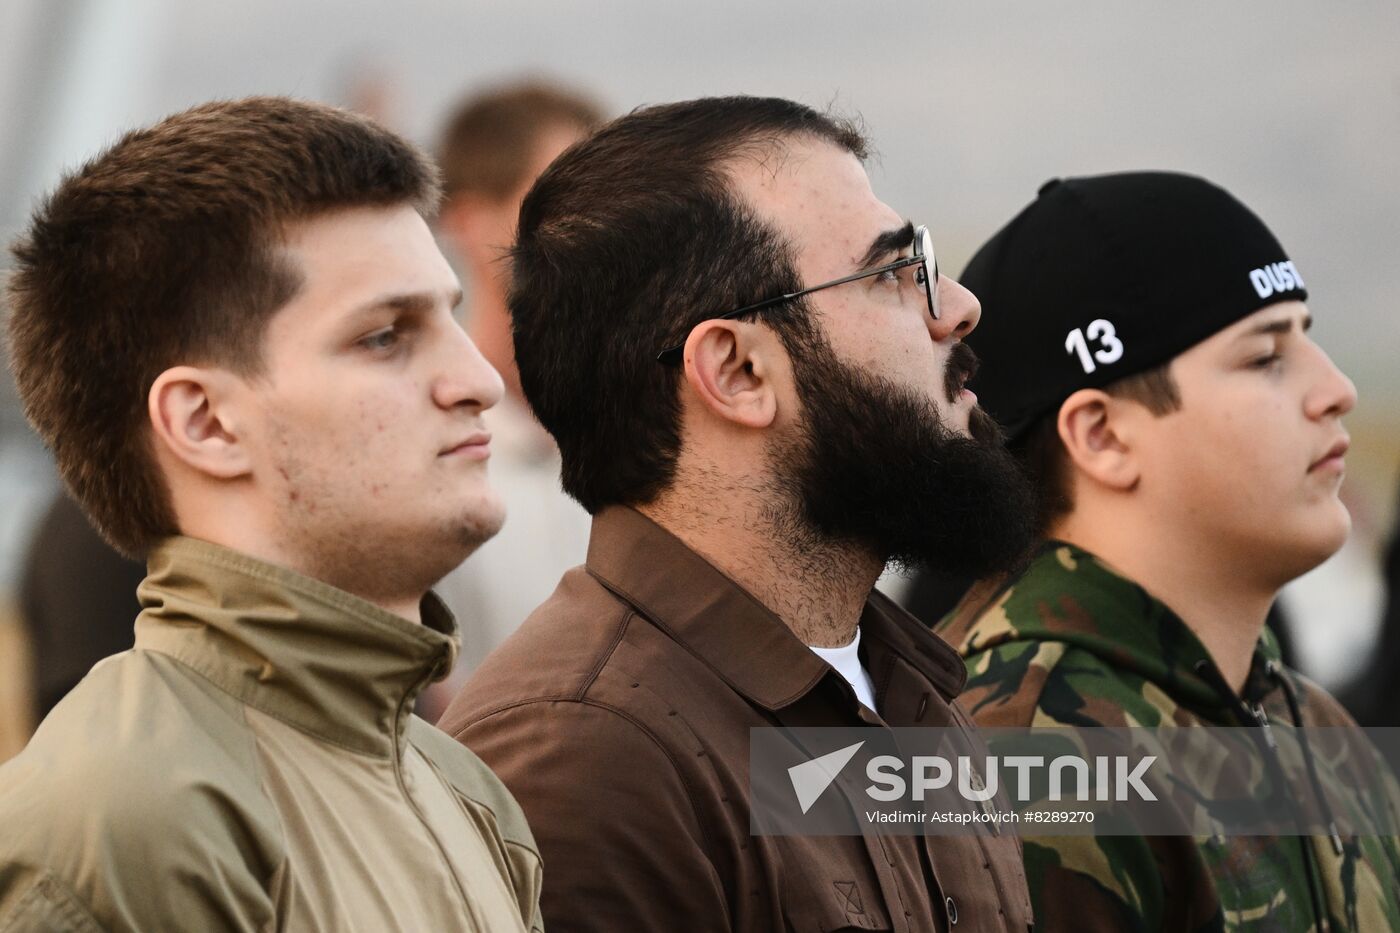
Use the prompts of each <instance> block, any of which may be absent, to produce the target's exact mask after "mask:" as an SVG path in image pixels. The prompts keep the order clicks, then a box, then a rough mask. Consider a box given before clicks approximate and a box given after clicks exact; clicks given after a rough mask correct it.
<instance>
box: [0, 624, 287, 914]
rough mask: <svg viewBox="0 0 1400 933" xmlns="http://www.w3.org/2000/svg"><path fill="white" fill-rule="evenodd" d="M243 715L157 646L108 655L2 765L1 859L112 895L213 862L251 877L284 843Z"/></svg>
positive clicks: (266, 870)
mask: <svg viewBox="0 0 1400 933" xmlns="http://www.w3.org/2000/svg"><path fill="white" fill-rule="evenodd" d="M240 721H241V720H240V718H239V715H238V711H237V709H236V703H235V702H234V701H232V700H231V699H230V698H228V697H227V696H226V695H223V694H221V693H219V692H218V691H217V690H215V688H213V687H212V686H210V685H208V684H207V682H202V679H201V678H199V677H198V675H195V674H193V672H190V671H188V669H183V668H182V667H181V666H180V665H179V664H178V662H175V661H173V660H171V659H169V658H166V657H164V656H163V655H151V654H150V653H147V652H141V651H133V652H126V653H124V654H122V655H117V656H115V657H113V658H110V659H108V660H107V661H104V662H102V663H101V664H99V665H98V666H97V667H96V668H94V669H93V672H92V673H91V674H89V675H88V677H87V678H85V679H84V680H83V681H82V683H80V684H79V685H78V686H77V687H76V688H75V689H74V690H73V691H72V692H71V693H70V694H69V695H68V696H67V697H66V698H65V699H64V700H63V701H62V702H61V703H59V704H58V706H57V707H55V709H54V710H53V712H52V713H50V715H49V716H48V717H47V718H46V719H45V720H44V722H43V723H41V724H40V726H39V729H38V730H37V731H36V733H35V735H34V737H33V738H32V739H31V740H30V742H29V744H28V746H26V748H25V749H24V751H22V752H21V753H20V754H19V755H18V756H16V757H15V758H14V759H12V760H11V761H9V762H7V763H6V764H5V765H4V766H3V767H0V825H3V826H4V827H5V832H4V833H0V863H3V864H5V865H7V866H10V868H11V869H13V868H14V866H28V867H29V868H31V869H33V870H35V871H40V872H47V873H49V874H50V875H52V877H54V878H57V879H64V880H65V881H66V882H67V883H68V884H71V885H72V886H73V888H74V891H75V892H76V896H78V897H80V898H82V899H83V900H84V901H85V902H87V903H89V904H94V905H98V906H100V905H102V904H103V903H106V904H107V905H108V907H113V908H114V906H120V905H119V903H118V902H119V901H121V899H122V898H124V897H126V898H131V897H135V898H144V899H147V900H150V901H151V902H155V901H157V900H160V898H159V897H157V894H158V892H155V891H153V890H152V888H151V886H152V885H156V884H159V883H161V882H160V880H159V879H162V878H164V879H169V878H171V877H177V876H178V877H186V876H188V875H189V874H190V873H191V872H195V873H198V872H201V871H204V870H206V869H208V870H213V868H212V866H222V867H221V868H220V869H219V870H220V871H222V872H225V873H226V874H227V875H228V877H227V880H228V882H229V883H230V884H235V879H233V878H232V876H231V875H232V874H233V873H237V874H241V875H243V876H245V880H247V882H248V884H249V885H250V886H252V887H256V886H257V884H258V883H260V882H261V881H262V880H265V878H266V876H268V875H270V873H271V872H272V871H273V870H274V868H275V865H276V864H277V863H278V862H279V860H280V858H281V855H280V853H281V850H282V845H281V842H280V839H281V836H280V830H279V828H278V826H277V824H276V819H275V815H274V812H273V810H272V809H271V807H270V806H269V805H268V804H267V802H266V798H265V796H264V795H263V793H262V790H261V786H260V784H259V781H258V777H257V766H256V751H255V749H254V747H253V744H252V739H251V736H250V735H248V734H247V732H246V730H243V729H240V728H239V723H240ZM93 866H97V869H96V870H94V869H93ZM254 876H256V877H254ZM107 912H110V911H103V912H102V913H103V914H104V915H105V913H107Z"/></svg>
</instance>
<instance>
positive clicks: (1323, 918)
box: [1193, 658, 1342, 933]
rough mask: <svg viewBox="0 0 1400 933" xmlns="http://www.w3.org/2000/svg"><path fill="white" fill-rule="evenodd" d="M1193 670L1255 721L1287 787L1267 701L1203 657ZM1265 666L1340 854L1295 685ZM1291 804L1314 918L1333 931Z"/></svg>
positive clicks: (1318, 878) (1314, 859)
mask: <svg viewBox="0 0 1400 933" xmlns="http://www.w3.org/2000/svg"><path fill="white" fill-rule="evenodd" d="M1193 669H1194V670H1195V672H1196V673H1197V674H1198V675H1200V677H1201V678H1202V679H1204V680H1206V681H1207V682H1209V683H1210V685H1211V686H1212V687H1214V688H1215V691H1216V693H1217V694H1219V696H1220V699H1221V700H1222V701H1223V702H1224V703H1225V704H1226V705H1227V706H1229V707H1230V709H1231V710H1232V711H1233V712H1234V713H1235V715H1236V716H1237V717H1238V718H1239V720H1240V722H1242V723H1244V724H1246V725H1250V724H1252V725H1254V726H1256V727H1258V728H1259V730H1260V734H1261V735H1262V736H1263V739H1264V744H1265V746H1266V747H1267V749H1268V752H1269V754H1268V755H1267V757H1266V760H1267V761H1269V762H1270V763H1272V764H1273V766H1274V771H1275V772H1276V779H1277V780H1278V781H1279V786H1280V787H1282V788H1285V789H1286V788H1287V786H1288V781H1287V776H1286V775H1285V774H1284V773H1283V765H1282V763H1281V762H1280V761H1279V758H1278V740H1277V739H1276V738H1274V733H1273V730H1272V729H1271V728H1270V726H1269V714H1268V713H1267V712H1265V710H1264V704H1263V703H1255V704H1254V706H1253V707H1251V706H1250V705H1249V704H1248V703H1246V702H1245V701H1244V699H1243V698H1242V697H1241V696H1240V695H1239V694H1237V693H1235V691H1234V689H1233V688H1232V687H1231V686H1230V685H1229V684H1228V683H1226V681H1225V677H1224V675H1222V674H1221V673H1220V671H1219V669H1217V668H1216V666H1215V665H1214V664H1212V663H1211V662H1210V661H1208V660H1206V659H1204V658H1202V659H1201V660H1199V661H1197V662H1196V663H1195V665H1194V667H1193ZM1264 669H1265V671H1266V672H1267V673H1268V674H1269V675H1270V677H1272V678H1273V679H1274V680H1275V681H1277V682H1278V683H1280V684H1283V685H1284V696H1285V697H1286V698H1287V700H1288V706H1289V712H1290V714H1291V715H1292V717H1293V722H1294V725H1295V726H1298V727H1299V740H1300V743H1301V745H1302V749H1303V756H1304V759H1305V760H1306V762H1307V769H1308V776H1309V778H1310V783H1311V784H1312V791H1313V794H1314V795H1315V796H1316V797H1317V800H1318V807H1319V809H1320V810H1321V811H1322V813H1323V815H1324V817H1325V818H1326V819H1327V822H1328V827H1329V828H1330V830H1331V838H1332V846H1333V848H1334V849H1336V850H1337V852H1338V854H1340V852H1341V849H1340V846H1341V842H1342V840H1341V836H1340V834H1339V833H1338V832H1337V824H1336V821H1335V820H1333V818H1332V810H1331V808H1330V807H1329V806H1328V805H1327V798H1326V797H1324V796H1323V795H1322V792H1321V785H1320V783H1319V782H1318V780H1317V769H1316V766H1315V765H1314V764H1313V758H1312V753H1311V751H1310V750H1309V749H1308V745H1307V740H1306V739H1305V738H1303V737H1302V730H1301V726H1302V716H1301V711H1300V709H1299V707H1298V705H1297V698H1296V697H1295V696H1294V695H1293V690H1292V685H1291V684H1289V683H1288V681H1287V679H1286V678H1285V677H1284V676H1283V674H1282V672H1281V671H1280V670H1279V667H1278V665H1277V664H1276V663H1275V662H1274V661H1272V660H1270V661H1268V662H1266V664H1265V667H1264ZM1292 804H1293V819H1294V822H1295V823H1296V824H1297V826H1298V832H1299V836H1298V845H1299V848H1300V849H1301V850H1302V856H1303V872H1304V873H1305V874H1306V875H1307V876H1308V896H1309V898H1310V899H1311V900H1312V908H1313V917H1315V918H1316V920H1317V929H1318V930H1319V931H1320V933H1327V931H1329V930H1331V928H1332V925H1331V923H1330V922H1328V919H1327V912H1326V910H1325V909H1324V907H1323V905H1324V903H1325V899H1324V898H1323V895H1322V878H1321V874H1322V870H1321V868H1320V866H1318V864H1317V857H1316V855H1315V854H1314V853H1313V851H1312V843H1311V840H1310V837H1309V836H1307V835H1306V834H1305V831H1304V826H1305V822H1304V820H1303V816H1302V813H1301V812H1300V810H1299V808H1298V803H1297V801H1296V800H1293V801H1292Z"/></svg>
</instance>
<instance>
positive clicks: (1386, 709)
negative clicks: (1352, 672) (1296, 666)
mask: <svg viewBox="0 0 1400 933" xmlns="http://www.w3.org/2000/svg"><path fill="white" fill-rule="evenodd" d="M1396 501H1397V502H1400V497H1397V500H1396ZM1381 575H1382V577H1383V579H1384V583H1385V609H1384V612H1383V614H1382V616H1381V626H1380V636H1379V641H1378V643H1377V646H1376V650H1375V652H1374V653H1373V654H1372V656H1371V663H1370V664H1368V665H1367V666H1366V667H1365V668H1364V669H1363V670H1362V672H1361V674H1360V675H1359V676H1358V677H1357V678H1356V679H1355V680H1354V681H1353V682H1352V684H1350V685H1349V686H1348V688H1347V689H1346V690H1345V691H1344V692H1343V693H1342V697H1341V699H1342V702H1343V703H1345V704H1346V707H1347V709H1349V710H1351V712H1352V713H1353V714H1354V715H1355V716H1356V719H1357V721H1358V722H1360V723H1361V724H1362V725H1363V726H1380V727H1395V726H1400V520H1397V522H1396V525H1395V527H1394V528H1393V529H1392V530H1391V532H1390V540H1389V542H1388V543H1387V544H1386V548H1385V556H1384V559H1383V562H1382V565H1381ZM1388 737H1389V738H1390V741H1389V743H1388V744H1387V745H1385V746H1383V747H1384V749H1385V751H1386V753H1387V755H1388V756H1389V758H1390V764H1391V767H1392V768H1394V769H1395V770H1396V772H1397V773H1400V736H1388Z"/></svg>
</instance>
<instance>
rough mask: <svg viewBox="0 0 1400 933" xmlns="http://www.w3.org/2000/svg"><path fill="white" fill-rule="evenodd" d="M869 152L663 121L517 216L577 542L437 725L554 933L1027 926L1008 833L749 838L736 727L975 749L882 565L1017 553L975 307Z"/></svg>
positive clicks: (814, 124)
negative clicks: (487, 804) (580, 537)
mask: <svg viewBox="0 0 1400 933" xmlns="http://www.w3.org/2000/svg"><path fill="white" fill-rule="evenodd" d="M865 152H866V141H865V140H864V139H863V138H862V136H861V135H860V134H859V132H857V131H856V130H855V129H854V128H853V127H852V126H851V125H850V124H849V123H847V122H846V121H843V120H839V119H835V118H832V117H829V116H826V115H823V114H819V113H817V112H815V111H813V110H811V109H809V108H807V107H805V106H802V105H800V104H795V103H792V102H790V101H785V100H777V99H760V98H746V97H743V98H723V99H706V100H696V101H688V102H683V103H677V104H668V105H663V106H658V107H650V108H645V109H642V110H639V111H636V112H634V113H632V114H629V115H628V116H625V117H623V118H621V119H619V120H617V121H615V122H613V123H611V124H609V125H607V126H605V127H604V128H603V129H601V130H600V131H599V132H598V133H597V134H595V135H594V136H592V137H590V138H589V139H587V140H585V141H584V142H582V143H580V144H578V145H577V146H575V147H574V148H572V149H571V150H569V151H568V152H566V153H565V154H564V155H563V156H562V157H560V159H559V160H558V161H556V162H555V163H554V164H553V165H552V166H551V167H550V168H549V169H548V170H547V171H546V172H545V173H544V174H543V175H542V176H541V177H540V179H539V180H538V181H537V182H536V184H535V186H534V188H533V189H532V190H531V192H530V193H529V194H528V195H527V196H526V199H525V201H524V204H523V206H522V208H521V215H520V223H519V233H518V240H517V243H516V245H515V248H514V251H513V260H514V275H513V283H514V284H513V287H512V290H511V295H510V309H511V314H512V318H513V327H514V338H515V354H516V359H517V361H518V362H519V366H520V375H521V383H522V385H523V387H524V391H525V395H526V397H527V398H528V400H529V402H530V404H531V406H532V407H533V409H534V411H535V413H536V415H537V416H538V417H539V419H540V421H541V423H542V424H543V425H544V426H545V428H547V429H548V430H549V432H550V433H551V434H552V435H553V436H554V438H555V440H556V441H557V442H558V444H559V449H560V454H561V458H562V470H563V477H562V479H563V486H564V489H565V490H566V491H567V492H569V493H570V494H571V495H573V496H574V497H575V498H577V499H578V500H579V502H581V503H582V504H583V506H584V507H585V508H586V509H588V511H589V512H590V513H592V515H593V531H592V539H591V541H590V545H589V552H588V559H587V563H586V565H585V566H583V567H579V568H577V569H575V570H572V571H570V572H569V573H567V574H566V575H565V576H564V578H563V580H562V581H561V583H560V585H559V588H558V589H557V590H556V591H555V594H554V595H553V596H552V597H551V598H550V599H549V600H548V601H547V602H545V603H544V605H542V606H541V607H540V608H539V609H537V610H536V611H535V612H534V613H533V614H532V615H531V616H530V618H529V619H527V620H526V621H525V623H524V625H523V626H522V627H521V628H520V629H519V630H518V631H517V632H516V634H515V635H514V636H512V637H511V638H510V639H509V640H508V641H507V642H506V643H505V644H504V645H503V646H502V647H501V648H500V649H498V650H497V652H495V653H494V654H493V655H492V656H490V657H488V658H487V660H486V662H485V663H484V664H483V666H482V667H481V668H480V669H479V670H478V673H477V675H476V677H475V678H474V680H473V681H471V682H470V683H469V684H468V685H467V687H466V689H465V690H464V692H463V693H462V694H460V695H459V696H458V697H457V699H456V701H455V702H454V703H453V704H452V706H451V707H449V709H448V711H447V713H446V715H445V716H444V717H443V720H442V721H441V722H440V725H441V726H442V727H443V728H445V729H446V730H447V731H448V732H450V733H451V734H453V735H454V736H456V737H457V738H458V739H460V740H462V741H464V742H467V743H469V744H470V745H471V747H472V748H473V749H474V750H475V751H476V752H477V753H478V754H480V755H481V756H482V757H483V758H484V759H485V760H486V761H488V762H489V763H490V764H491V766H492V767H493V768H494V769H495V770H496V773H497V774H499V775H500V776H501V778H502V779H503V780H504V781H505V783H506V784H507V786H508V787H509V788H510V789H511V791H512V792H513V793H514V795H515V796H516V798H517V799H518V800H519V801H520V803H521V805H522V806H523V808H524V809H525V811H526V813H527V814H528V815H529V818H530V821H531V825H532V827H534V830H535V836H536V839H537V840H538V841H539V844H540V846H541V850H542V854H543V857H544V861H545V863H546V864H547V865H548V872H547V874H546V880H545V888H544V893H543V901H542V904H543V911H544V914H545V918H546V923H547V924H548V925H550V926H555V927H562V928H567V929H570V930H599V931H604V930H606V931H615V930H682V931H691V930H753V931H771V930H782V929H797V930H837V929H845V928H862V929H895V930H935V929H945V928H947V927H948V926H950V925H952V924H955V923H956V924H958V927H959V930H963V929H969V928H970V929H975V930H1018V931H1024V930H1025V929H1026V928H1027V925H1028V924H1029V922H1030V911H1029V902H1028V899H1027V895H1026V889H1025V880H1024V875H1023V872H1022V869H1021V867H1020V865H1019V864H1018V859H1019V855H1018V853H1019V846H1018V843H1017V842H1016V841H1015V840H1014V839H1013V838H1012V837H1011V836H1010V835H1001V836H993V835H990V834H988V835H982V836H973V835H964V836H958V837H945V838H940V839H932V840H930V839H925V838H920V837H910V836H874V835H867V836H865V837H862V836H850V837H800V836H785V837H764V838H755V837H754V836H752V835H751V829H750V815H751V812H750V811H751V800H750V785H749V774H748V756H749V739H750V736H749V730H750V729H752V728H759V727H764V726H779V725H804V726H842V725H845V726H867V727H872V728H886V727H890V726H913V725H943V726H957V725H959V724H963V725H964V726H965V728H969V729H970V728H971V726H970V725H966V723H967V719H966V717H965V716H964V715H963V714H962V712H961V710H959V709H958V708H957V706H956V704H955V703H954V697H956V695H957V693H958V691H959V690H960V689H961V685H962V683H963V680H964V678H965V673H964V669H963V666H962V664H961V663H960V661H959V659H958V658H957V656H956V655H955V654H954V653H953V652H952V651H951V650H950V649H949V648H948V646H947V645H946V644H944V643H943V642H941V641H939V640H938V639H937V638H936V637H935V636H933V635H931V634H930V633H929V632H928V631H927V630H926V629H925V627H924V626H922V625H921V624H919V623H918V622H917V621H916V620H914V619H913V618H912V617H911V616H908V615H907V614H905V613H904V612H902V611H901V610H900V609H898V608H897V607H896V606H895V605H894V604H893V603H892V602H890V601H889V600H888V599H886V598H885V597H884V596H882V595H881V594H879V593H878V592H874V591H873V587H874V584H875V580H876V578H877V577H879V575H880V573H881V571H882V570H883V569H884V567H885V565H886V564H887V563H888V562H889V561H891V560H894V561H899V562H902V563H905V564H909V565H921V564H926V563H935V564H937V565H938V566H941V567H945V568H948V569H955V568H961V569H964V570H970V569H974V568H977V569H981V570H983V571H985V570H986V569H988V568H992V567H1005V566H1007V565H1009V564H1010V563H1012V562H1013V561H1014V560H1015V559H1016V558H1017V557H1018V556H1019V555H1020V554H1021V552H1022V551H1023V549H1024V548H1025V546H1026V544H1027V530H1026V528H1025V523H1026V521H1027V516H1028V515H1029V514H1030V506H1029V501H1028V496H1027V494H1026V492H1025V491H1024V489H1023V488H1022V485H1021V483H1020V479H1019V474H1018V472H1017V470H1016V468H1015V466H1014V464H1013V462H1012V461H1011V460H1010V458H1009V456H1008V455H1007V454H1006V453H1005V451H1004V450H1003V449H1002V447H1001V443H1000V437H999V432H998V431H997V429H996V427H995V425H994V424H993V423H992V422H991V421H990V420H989V419H987V418H986V416H985V415H983V414H982V413H981V411H980V410H979V409H978V408H977V405H976V399H975V397H974V396H972V394H971V393H969V392H967V391H966V390H965V389H964V388H963V384H964V383H965V382H966V380H967V379H968V378H969V376H970V375H971V373H972V372H973V369H974V368H975V357H973V356H972V354H971V352H970V351H969V350H968V349H967V348H966V346H965V345H964V344H963V343H962V338H963V337H964V336H965V335H966V334H967V333H969V332H970V331H971V330H972V329H973V328H974V327H975V326H976V325H977V320H978V316H979V314H980V309H979V306H978V304H977V300H976V299H975V298H974V297H973V296H972V295H971V294H970V293H969V292H968V291H966V290H965V289H963V288H961V287H960V286H958V285H957V284H956V283H955V282H953V281H951V280H949V279H946V278H939V276H938V274H937V263H936V260H935V259H934V254H933V247H932V242H931V238H930V237H929V235H928V231H927V230H926V229H925V228H922V227H918V228H916V227H915V226H914V225H913V224H911V223H909V222H907V221H905V220H903V219H901V218H900V216H899V215H898V214H897V213H896V212H895V211H894V210H892V209H891V208H890V207H888V206H887V205H885V204H883V203H882V202H881V201H880V200H879V199H878V198H876V197H875V194H874V193H873V192H872V190H871V188H870V182H869V179H868V178H867V176H866V173H865V169H864V167H863V166H862V162H861V160H862V158H863V157H864V155H865ZM678 243H679V244H680V248H678ZM814 283H819V284H814ZM731 309H733V310H731Z"/></svg>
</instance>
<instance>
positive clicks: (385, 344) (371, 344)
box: [358, 327, 399, 350]
mask: <svg viewBox="0 0 1400 933" xmlns="http://www.w3.org/2000/svg"><path fill="white" fill-rule="evenodd" d="M398 342H399V332H398V330H397V329H395V328H393V327H386V328H384V329H383V330H377V331H375V332H374V333H372V334H367V335H365V336H364V337H361V338H360V339H359V341H358V343H359V345H360V346H362V347H364V348H365V349H366V350H390V349H393V347H394V345H395V344H397V343H398Z"/></svg>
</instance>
